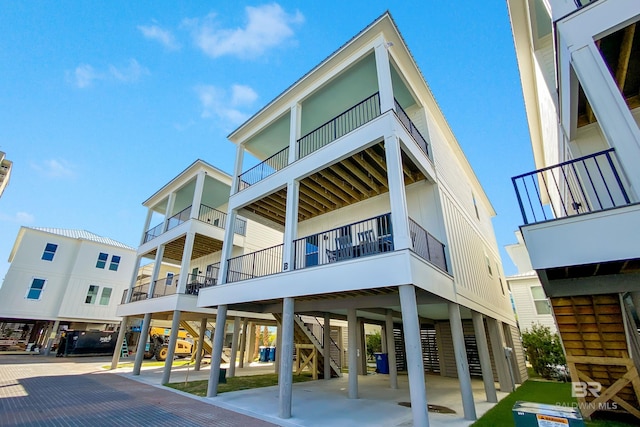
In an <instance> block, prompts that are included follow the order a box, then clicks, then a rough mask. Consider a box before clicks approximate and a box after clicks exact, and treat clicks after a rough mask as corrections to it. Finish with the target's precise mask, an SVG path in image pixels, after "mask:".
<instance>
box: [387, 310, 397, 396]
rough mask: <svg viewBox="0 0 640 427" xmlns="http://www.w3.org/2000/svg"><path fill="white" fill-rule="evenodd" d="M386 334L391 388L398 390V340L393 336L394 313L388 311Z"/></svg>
mask: <svg viewBox="0 0 640 427" xmlns="http://www.w3.org/2000/svg"><path fill="white" fill-rule="evenodd" d="M384 320H385V328H384V329H385V332H386V334H387V351H388V352H389V354H388V356H387V358H388V360H389V387H391V388H392V389H397V388H398V366H397V365H396V344H395V342H396V340H395V337H394V336H393V313H392V311H391V310H387V312H386V316H385V319H384Z"/></svg>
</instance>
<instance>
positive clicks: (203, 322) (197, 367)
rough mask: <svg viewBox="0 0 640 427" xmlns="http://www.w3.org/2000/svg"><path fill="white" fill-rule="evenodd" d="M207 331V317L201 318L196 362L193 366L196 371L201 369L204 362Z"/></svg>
mask: <svg viewBox="0 0 640 427" xmlns="http://www.w3.org/2000/svg"><path fill="white" fill-rule="evenodd" d="M206 333H207V318H206V317H203V318H202V319H200V335H198V343H197V345H196V364H195V367H194V368H193V370H194V371H199V370H200V365H201V364H202V353H204V337H205V335H206Z"/></svg>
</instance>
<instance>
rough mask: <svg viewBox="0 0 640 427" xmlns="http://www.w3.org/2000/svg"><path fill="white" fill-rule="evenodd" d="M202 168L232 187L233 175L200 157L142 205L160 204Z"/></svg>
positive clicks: (193, 177)
mask: <svg viewBox="0 0 640 427" xmlns="http://www.w3.org/2000/svg"><path fill="white" fill-rule="evenodd" d="M201 170H204V171H205V173H206V174H207V176H209V177H211V178H213V179H215V180H217V181H220V182H222V183H223V184H227V185H228V186H229V187H231V181H232V179H231V175H229V174H228V173H226V172H224V171H223V170H220V169H218V168H217V167H215V166H213V165H211V164H209V163H207V162H205V161H204V160H200V159H198V160H196V161H195V162H193V163H192V164H191V165H189V166H188V167H187V168H186V169H185V170H183V171H182V172H180V173H179V174H178V175H177V176H176V177H175V178H173V179H172V180H171V181H169V182H168V183H166V184H165V185H163V186H162V188H160V189H159V190H158V191H156V192H155V193H154V194H153V195H152V196H151V197H149V198H148V199H147V200H145V201H144V202H142V205H143V206H145V207H149V208H150V207H153V206H154V205H156V204H158V203H159V202H161V201H162V200H163V199H165V198H166V197H168V196H169V193H171V192H173V191H177V190H179V189H180V188H182V187H183V186H184V185H185V184H187V183H188V182H189V181H191V180H192V179H195V178H196V177H197V176H198V172H199V171H201Z"/></svg>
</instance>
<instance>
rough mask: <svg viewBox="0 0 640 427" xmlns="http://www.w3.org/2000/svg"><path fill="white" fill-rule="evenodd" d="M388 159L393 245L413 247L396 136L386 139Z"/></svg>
mask: <svg viewBox="0 0 640 427" xmlns="http://www.w3.org/2000/svg"><path fill="white" fill-rule="evenodd" d="M384 151H385V157H386V161H387V180H388V181H389V202H390V203H391V224H392V227H393V246H394V249H395V250H399V249H406V248H411V247H412V246H413V243H412V242H411V238H410V236H409V211H408V209H407V195H406V193H405V187H404V172H403V171H402V150H401V148H400V141H399V140H398V138H397V137H396V136H388V137H386V138H385V140H384Z"/></svg>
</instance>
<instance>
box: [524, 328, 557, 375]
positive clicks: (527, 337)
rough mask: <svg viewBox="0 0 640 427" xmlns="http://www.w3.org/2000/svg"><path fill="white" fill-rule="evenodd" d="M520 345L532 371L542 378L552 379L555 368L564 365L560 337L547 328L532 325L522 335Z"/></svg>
mask: <svg viewBox="0 0 640 427" xmlns="http://www.w3.org/2000/svg"><path fill="white" fill-rule="evenodd" d="M522 345H523V346H524V347H525V350H526V352H527V358H528V359H529V363H531V366H532V367H533V370H534V371H535V372H536V373H537V374H538V375H540V376H541V377H543V378H552V377H553V374H554V372H555V371H556V367H557V366H558V365H564V364H565V363H566V361H565V358H564V352H563V351H562V345H561V344H560V337H558V334H552V333H551V329H550V328H549V327H548V326H543V325H541V324H537V325H532V327H531V329H530V330H525V332H523V333H522Z"/></svg>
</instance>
